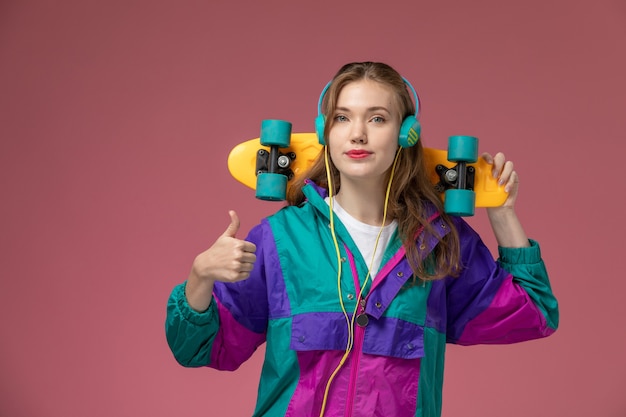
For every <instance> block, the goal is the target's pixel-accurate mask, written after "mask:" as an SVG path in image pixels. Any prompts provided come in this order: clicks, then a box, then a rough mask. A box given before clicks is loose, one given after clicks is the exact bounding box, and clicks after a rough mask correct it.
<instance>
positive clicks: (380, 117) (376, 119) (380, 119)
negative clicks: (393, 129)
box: [372, 116, 385, 123]
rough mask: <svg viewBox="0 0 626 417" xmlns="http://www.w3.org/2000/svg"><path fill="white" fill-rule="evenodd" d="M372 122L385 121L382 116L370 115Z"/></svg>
mask: <svg viewBox="0 0 626 417" xmlns="http://www.w3.org/2000/svg"><path fill="white" fill-rule="evenodd" d="M372 122H374V123H384V122H385V118H384V117H382V116H374V117H372Z"/></svg>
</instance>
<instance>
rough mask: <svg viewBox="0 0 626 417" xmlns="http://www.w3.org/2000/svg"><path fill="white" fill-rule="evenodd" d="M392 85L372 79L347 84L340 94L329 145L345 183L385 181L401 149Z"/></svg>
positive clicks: (331, 154) (342, 180) (397, 111)
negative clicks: (399, 146)
mask: <svg viewBox="0 0 626 417" xmlns="http://www.w3.org/2000/svg"><path fill="white" fill-rule="evenodd" d="M397 107H398V105H397V100H396V99H395V93H394V91H393V90H392V89H391V87H389V86H387V85H384V84H381V83H379V82H376V81H371V80H365V79H364V80H359V81H355V82H352V83H350V84H347V85H345V86H344V87H343V88H342V90H341V91H340V93H339V96H338V97H337V108H336V109H335V113H334V114H333V115H332V118H333V122H332V123H333V124H332V125H331V128H330V131H329V132H328V148H329V151H330V156H331V158H332V161H333V163H334V164H335V166H336V167H337V169H338V170H339V173H340V176H341V183H342V185H345V183H346V180H347V181H357V182H359V181H375V182H383V181H384V180H385V177H386V175H385V174H386V173H387V171H388V170H389V168H390V167H391V164H392V163H393V160H394V158H395V155H396V151H397V149H398V134H399V132H400V125H401V120H400V112H399V109H398V108H397Z"/></svg>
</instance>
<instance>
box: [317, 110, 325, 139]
mask: <svg viewBox="0 0 626 417" xmlns="http://www.w3.org/2000/svg"><path fill="white" fill-rule="evenodd" d="M325 127H326V117H325V116H324V115H323V114H320V115H318V116H317V118H316V119H315V133H316V134H317V140H318V141H319V143H320V145H322V146H326V140H325V139H324V129H325Z"/></svg>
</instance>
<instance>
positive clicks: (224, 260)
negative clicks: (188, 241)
mask: <svg viewBox="0 0 626 417" xmlns="http://www.w3.org/2000/svg"><path fill="white" fill-rule="evenodd" d="M228 214H229V215H230V224H229V225H228V227H227V228H226V231H225V232H224V233H223V234H222V235H221V236H220V237H219V238H217V240H216V241H215V243H213V245H212V246H211V247H210V248H209V249H207V250H206V251H204V252H202V253H201V254H199V255H198V256H196V259H195V260H194V262H193V266H192V268H191V273H190V274H189V279H188V280H187V285H186V288H185V295H186V297H187V302H188V303H189V305H190V306H191V307H192V308H193V309H194V310H197V311H205V310H206V309H207V308H208V307H209V305H210V303H211V297H212V293H213V284H214V282H215V281H222V282H236V281H241V280H244V279H246V278H248V277H250V271H252V268H253V267H254V262H255V261H256V255H255V251H256V245H255V244H254V243H251V242H247V241H245V240H241V239H237V237H236V235H237V231H238V230H239V226H240V222H239V217H238V216H237V213H236V212H234V211H232V210H231V211H229V212H228Z"/></svg>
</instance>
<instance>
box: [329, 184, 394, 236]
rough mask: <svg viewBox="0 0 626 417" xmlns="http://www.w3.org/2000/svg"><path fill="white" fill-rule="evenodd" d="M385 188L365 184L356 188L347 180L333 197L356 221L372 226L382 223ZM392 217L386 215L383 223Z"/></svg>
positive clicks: (388, 221)
mask: <svg viewBox="0 0 626 417" xmlns="http://www.w3.org/2000/svg"><path fill="white" fill-rule="evenodd" d="M385 191H386V190H385V188H384V187H382V188H381V187H380V186H370V187H368V186H366V185H364V184H360V185H359V186H358V188H357V187H356V186H353V185H352V184H350V183H349V182H348V183H347V184H346V183H344V182H342V184H341V190H340V191H339V193H337V195H336V196H335V199H336V200H337V201H338V202H339V204H341V207H343V209H344V210H345V211H346V212H347V213H348V214H350V215H351V216H352V217H354V218H355V219H357V220H358V221H360V222H362V223H365V224H369V225H372V226H380V225H381V224H382V223H383V217H384V210H385ZM392 220H393V219H392V218H391V217H390V216H389V215H387V218H386V219H384V221H385V225H387V224H389V223H391V221H392Z"/></svg>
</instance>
